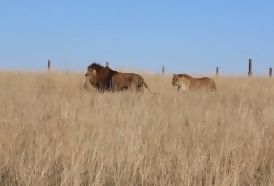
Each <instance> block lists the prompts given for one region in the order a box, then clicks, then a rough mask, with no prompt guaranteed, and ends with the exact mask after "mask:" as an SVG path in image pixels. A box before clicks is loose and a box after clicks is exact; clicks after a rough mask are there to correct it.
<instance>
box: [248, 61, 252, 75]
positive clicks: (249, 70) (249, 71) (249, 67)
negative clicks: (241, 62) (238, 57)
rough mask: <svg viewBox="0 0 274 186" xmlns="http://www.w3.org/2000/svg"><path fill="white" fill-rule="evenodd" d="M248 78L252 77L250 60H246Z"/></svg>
mask: <svg viewBox="0 0 274 186" xmlns="http://www.w3.org/2000/svg"><path fill="white" fill-rule="evenodd" d="M248 76H252V59H249V60H248Z"/></svg>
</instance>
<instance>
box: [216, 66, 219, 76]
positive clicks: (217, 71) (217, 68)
mask: <svg viewBox="0 0 274 186" xmlns="http://www.w3.org/2000/svg"><path fill="white" fill-rule="evenodd" d="M218 74H219V67H216V76H218Z"/></svg>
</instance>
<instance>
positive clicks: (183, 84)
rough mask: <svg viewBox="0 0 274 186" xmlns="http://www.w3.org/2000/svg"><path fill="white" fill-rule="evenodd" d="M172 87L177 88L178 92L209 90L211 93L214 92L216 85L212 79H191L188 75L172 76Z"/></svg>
mask: <svg viewBox="0 0 274 186" xmlns="http://www.w3.org/2000/svg"><path fill="white" fill-rule="evenodd" d="M172 85H173V86H178V91H179V90H180V89H182V90H183V91H186V90H191V89H196V90H197V89H203V90H206V91H208V90H210V91H212V92H213V93H214V92H215V91H216V85H215V82H214V80H213V79H211V78H209V77H202V78H193V77H191V76H190V75H188V74H173V78H172Z"/></svg>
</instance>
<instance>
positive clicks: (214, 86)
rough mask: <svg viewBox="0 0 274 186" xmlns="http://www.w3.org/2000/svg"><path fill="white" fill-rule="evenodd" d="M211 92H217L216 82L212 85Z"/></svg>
mask: <svg viewBox="0 0 274 186" xmlns="http://www.w3.org/2000/svg"><path fill="white" fill-rule="evenodd" d="M212 92H213V93H214V94H215V93H216V92H217V88H216V84H215V82H214V83H213V85H212Z"/></svg>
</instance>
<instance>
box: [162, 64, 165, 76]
mask: <svg viewBox="0 0 274 186" xmlns="http://www.w3.org/2000/svg"><path fill="white" fill-rule="evenodd" d="M162 74H163V75H165V66H163V67H162Z"/></svg>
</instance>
